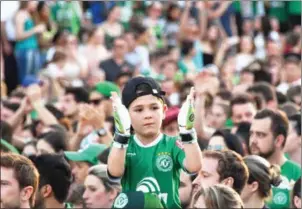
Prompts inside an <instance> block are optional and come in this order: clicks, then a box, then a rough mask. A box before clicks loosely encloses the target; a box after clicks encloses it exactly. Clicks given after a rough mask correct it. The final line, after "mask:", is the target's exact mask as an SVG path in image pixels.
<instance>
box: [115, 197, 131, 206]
mask: <svg viewBox="0 0 302 209" xmlns="http://www.w3.org/2000/svg"><path fill="white" fill-rule="evenodd" d="M128 201H129V200H128V197H127V195H126V194H125V193H121V194H119V196H118V197H117V198H116V200H115V202H114V207H115V208H123V207H125V206H126V205H127V204H128Z"/></svg>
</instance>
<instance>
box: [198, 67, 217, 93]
mask: <svg viewBox="0 0 302 209" xmlns="http://www.w3.org/2000/svg"><path fill="white" fill-rule="evenodd" d="M194 87H195V90H196V92H198V93H200V94H204V93H210V94H211V95H215V94H216V93H217V91H218V89H219V80H218V78H217V77H215V76H212V75H211V74H209V73H207V72H201V73H199V74H198V75H197V76H196V77H195V79H194Z"/></svg>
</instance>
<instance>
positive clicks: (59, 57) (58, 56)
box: [50, 49, 67, 62]
mask: <svg viewBox="0 0 302 209" xmlns="http://www.w3.org/2000/svg"><path fill="white" fill-rule="evenodd" d="M66 59H67V54H66V53H65V52H64V51H63V50H60V49H56V51H55V53H54V55H53V57H52V59H51V61H50V62H59V61H63V60H66Z"/></svg>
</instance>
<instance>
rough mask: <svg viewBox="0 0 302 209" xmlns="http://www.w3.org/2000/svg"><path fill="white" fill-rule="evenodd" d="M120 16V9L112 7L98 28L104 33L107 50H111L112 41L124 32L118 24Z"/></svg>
mask: <svg viewBox="0 0 302 209" xmlns="http://www.w3.org/2000/svg"><path fill="white" fill-rule="evenodd" d="M120 16H121V8H120V7H119V6H113V7H112V8H111V9H110V11H109V13H108V17H107V19H106V21H104V22H103V23H102V25H101V26H100V27H101V28H102V29H103V31H104V33H105V45H106V48H107V49H112V47H113V42H114V39H115V38H116V37H119V36H121V35H122V34H123V32H124V29H123V26H122V24H121V23H120V22H119V21H120Z"/></svg>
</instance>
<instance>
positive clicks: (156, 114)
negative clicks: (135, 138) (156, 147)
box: [129, 94, 166, 138]
mask: <svg viewBox="0 0 302 209" xmlns="http://www.w3.org/2000/svg"><path fill="white" fill-rule="evenodd" d="M165 111H166V105H163V103H162V102H161V101H160V99H158V98H157V97H155V96H153V95H151V94H150V95H145V96H141V97H138V98H137V99H135V100H134V101H133V102H132V103H131V105H130V106H129V114H130V118H131V124H132V127H133V129H134V131H135V133H136V134H138V135H140V136H142V137H146V138H149V137H153V136H156V135H157V134H158V133H159V131H160V128H161V124H162V120H163V119H164V116H165V114H164V113H165Z"/></svg>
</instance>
